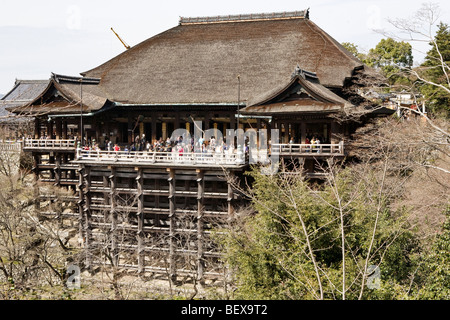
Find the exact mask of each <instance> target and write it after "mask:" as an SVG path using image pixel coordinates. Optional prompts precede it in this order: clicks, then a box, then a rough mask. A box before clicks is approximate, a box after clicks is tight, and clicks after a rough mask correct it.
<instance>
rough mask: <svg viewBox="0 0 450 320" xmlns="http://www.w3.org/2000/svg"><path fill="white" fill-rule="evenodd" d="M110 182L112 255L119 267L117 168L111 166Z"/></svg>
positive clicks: (114, 262) (113, 260)
mask: <svg viewBox="0 0 450 320" xmlns="http://www.w3.org/2000/svg"><path fill="white" fill-rule="evenodd" d="M108 178H109V183H110V186H111V192H110V193H109V202H110V206H111V207H110V217H111V255H112V259H111V260H112V264H113V265H114V266H115V267H117V266H118V265H119V252H118V244H117V209H116V207H117V203H116V197H117V194H116V184H117V182H116V168H115V167H111V174H110V175H109V177H108Z"/></svg>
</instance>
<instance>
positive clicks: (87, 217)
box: [82, 167, 92, 269]
mask: <svg viewBox="0 0 450 320" xmlns="http://www.w3.org/2000/svg"><path fill="white" fill-rule="evenodd" d="M83 169H84V173H83V174H82V177H83V179H84V182H85V189H84V192H83V193H84V209H83V211H84V213H83V216H84V234H85V253H86V257H85V258H86V268H88V269H90V268H91V253H90V252H89V250H90V249H91V240H92V230H91V192H90V188H91V168H90V167H84V168H83Z"/></svg>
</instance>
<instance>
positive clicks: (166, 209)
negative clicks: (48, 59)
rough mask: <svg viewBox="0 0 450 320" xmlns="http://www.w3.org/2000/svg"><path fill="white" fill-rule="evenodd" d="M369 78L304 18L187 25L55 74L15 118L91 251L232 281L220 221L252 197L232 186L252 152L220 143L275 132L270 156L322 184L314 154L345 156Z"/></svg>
mask: <svg viewBox="0 0 450 320" xmlns="http://www.w3.org/2000/svg"><path fill="white" fill-rule="evenodd" d="M366 72H367V73H370V72H372V71H370V70H368V69H367V67H366V66H364V64H363V63H362V62H360V61H359V60H358V59H357V58H355V57H354V56H353V55H352V54H351V53H349V52H348V51H347V50H346V49H345V48H344V47H342V46H341V45H340V44H339V43H338V42H337V41H336V40H334V39H333V38H332V37H330V36H329V35H328V34H327V33H326V32H324V31H323V30H322V29H320V28H319V27H318V26H317V25H316V24H314V23H313V22H312V21H311V20H310V19H309V12H308V11H306V10H305V11H299V12H285V13H273V14H252V15H239V16H219V17H203V18H181V19H180V22H179V25H178V26H175V27H174V28H172V29H169V30H167V31H165V32H162V33H161V34H158V35H156V36H154V37H152V38H150V39H148V40H145V41H144V42H142V43H140V44H138V45H136V46H134V47H132V48H130V49H129V50H127V51H125V52H123V53H122V54H120V55H118V56H117V57H115V58H113V59H111V60H110V61H107V62H105V63H104V64H102V65H100V66H98V67H96V68H94V69H92V70H89V71H86V72H83V73H81V76H65V75H59V74H52V75H51V78H50V80H49V82H48V85H47V86H46V88H45V89H44V90H42V92H41V93H40V94H39V95H38V96H37V97H36V98H35V99H33V101H29V102H27V103H26V104H22V105H20V106H14V107H10V108H8V110H9V111H11V112H14V113H17V114H26V115H31V116H34V117H35V129H34V134H33V135H32V136H31V137H29V139H27V140H26V141H25V142H24V150H25V151H27V152H30V153H32V155H33V158H34V171H35V174H36V177H38V180H39V181H40V182H42V183H45V182H47V183H52V184H55V185H57V186H67V187H68V188H69V189H72V190H73V192H74V193H73V197H72V198H71V199H69V200H72V201H73V204H74V206H75V211H74V212H75V214H69V215H67V217H63V218H68V219H70V218H73V219H76V221H78V222H79V227H80V237H81V238H82V239H83V245H84V247H85V248H87V249H89V250H90V251H89V252H94V251H95V248H99V247H101V246H102V245H103V246H104V245H105V241H106V243H107V247H108V248H109V249H110V252H111V253H112V256H113V259H112V263H113V264H116V265H118V266H121V267H128V268H135V269H137V270H138V271H139V272H155V273H164V274H168V275H170V276H171V277H176V276H178V275H186V274H187V275H193V276H195V277H196V278H198V279H204V278H205V277H220V276H221V275H223V269H222V267H221V266H220V263H218V261H220V252H218V250H217V249H216V248H215V245H214V242H212V241H210V240H208V239H209V238H210V236H211V233H212V228H213V226H214V225H215V224H216V223H217V222H219V223H220V221H222V222H223V223H226V220H227V218H228V217H230V215H232V214H233V211H234V209H235V208H236V206H238V205H240V204H242V203H244V202H245V199H243V198H242V197H241V195H240V194H238V193H237V192H236V191H235V190H234V189H233V187H232V185H231V184H230V183H229V181H227V179H226V177H227V176H237V177H240V176H241V175H242V173H243V172H245V170H247V169H248V168H249V161H248V157H246V152H245V149H244V146H234V147H235V148H234V150H233V149H231V148H230V145H231V144H232V141H226V139H220V141H218V143H222V142H223V143H224V145H225V146H226V148H225V150H224V149H223V147H221V148H219V149H218V150H219V151H217V150H216V149H214V148H212V149H211V145H212V144H213V143H212V139H214V140H215V139H217V140H219V137H223V138H225V136H226V135H225V132H227V130H228V131H229V130H233V132H234V130H235V129H237V126H239V128H240V129H242V130H243V131H244V132H247V131H249V130H252V129H253V130H254V131H255V132H256V133H257V134H258V142H257V144H256V145H257V147H259V146H260V145H261V143H260V142H261V139H262V138H261V135H259V133H260V132H263V130H266V131H265V132H267V137H266V138H267V141H268V142H269V143H268V147H267V148H265V149H264V151H267V150H269V151H268V152H270V153H269V154H270V155H272V154H273V153H276V154H277V155H278V156H279V159H284V158H289V159H297V160H299V161H300V162H302V163H303V164H304V165H305V168H306V169H307V172H308V173H309V174H311V176H314V163H315V161H317V159H320V158H328V157H344V156H345V143H344V142H343V140H342V138H341V137H342V136H348V135H349V134H350V133H351V132H352V131H353V130H354V129H355V124H354V123H351V122H348V123H346V122H338V121H336V120H335V117H334V116H335V115H337V114H339V113H341V112H344V111H346V110H352V109H355V108H358V106H357V105H355V104H354V103H352V102H351V101H353V100H351V99H349V97H348V96H346V94H345V92H346V91H345V89H346V88H348V87H350V86H351V85H352V79H353V78H354V77H355V75H357V74H364V73H366ZM199 127H200V128H199ZM176 129H181V131H177V132H181V133H182V134H172V133H173V132H174V130H176ZM196 129H198V130H200V131H199V132H200V135H201V139H202V140H203V139H204V141H205V143H204V144H203V143H201V145H199V144H198V141H197V140H196V139H197V137H195V139H194V138H193V137H194V131H195V130H196ZM273 129H277V130H278V131H277V135H276V136H275V135H273V134H272V133H273V132H275V131H272V130H273ZM206 132H209V134H205V133H206ZM221 133H222V136H221ZM189 134H190V135H191V136H189ZM180 136H181V138H180ZM312 137H315V138H317V139H319V140H320V144H318V145H316V146H314V150H313V149H311V148H312V146H311V144H310V143H308V142H309V141H308V140H310V139H311V138H312ZM170 138H172V140H171V142H172V143H171V144H170V148H169V149H167V145H168V144H166V141H167V140H168V139H170ZM180 139H183V140H180ZM158 141H159V142H158ZM147 142H149V145H150V147H148V146H149V145H147ZM161 142H162V143H161ZM174 142H176V143H177V144H176V145H175V144H174ZM202 142H203V141H202ZM215 143H217V142H215ZM116 144H117V146H118V147H120V148H121V149H120V151H114V149H112V148H111V146H114V145H116ZM161 144H162V145H163V146H164V147H162V146H161ZM86 145H90V146H91V148H90V149H87V148H85V146H86ZM180 145H181V146H182V147H183V150H182V151H180V148H179V147H180ZM202 145H204V146H206V148H207V150H205V149H204V148H202ZM214 147H215V146H214ZM239 148H241V149H239ZM40 198H41V199H42V201H46V200H48V199H49V198H51V195H48V194H40ZM69 198H70V197H69ZM45 214H47V215H50V216H51V215H52V214H55V213H52V212H46V213H45ZM59 216H60V215H59ZM91 249H92V250H94V251H92V250H91ZM124 252H128V254H127V255H125V254H124ZM96 259H97V258H96V257H95V256H91V255H87V256H86V263H87V264H88V265H91V264H95V263H96V262H95V260H96Z"/></svg>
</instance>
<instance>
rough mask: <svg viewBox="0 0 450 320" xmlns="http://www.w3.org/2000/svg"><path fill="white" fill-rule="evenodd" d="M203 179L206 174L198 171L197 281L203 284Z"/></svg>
mask: <svg viewBox="0 0 450 320" xmlns="http://www.w3.org/2000/svg"><path fill="white" fill-rule="evenodd" d="M203 177H204V172H203V171H201V170H197V280H199V281H200V283H202V282H203V278H204V269H205V261H204V256H203V252H204V248H203V247H204V238H203V228H204V226H203V214H204V208H203V200H204V190H205V181H204V179H203Z"/></svg>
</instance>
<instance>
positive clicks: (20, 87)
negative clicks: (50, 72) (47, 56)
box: [0, 80, 49, 122]
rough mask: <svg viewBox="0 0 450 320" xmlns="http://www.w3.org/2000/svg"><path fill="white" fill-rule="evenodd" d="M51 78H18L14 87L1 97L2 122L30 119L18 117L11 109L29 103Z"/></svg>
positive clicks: (0, 118) (0, 114) (0, 112)
mask: <svg viewBox="0 0 450 320" xmlns="http://www.w3.org/2000/svg"><path fill="white" fill-rule="evenodd" d="M48 84H49V80H16V82H15V83H14V87H13V88H12V89H11V90H10V91H9V92H8V93H7V94H6V95H5V96H4V97H2V98H1V99H0V122H22V121H28V120H29V118H27V117H17V115H16V114H14V113H11V112H10V111H11V110H14V109H16V108H19V107H22V106H24V105H27V104H29V103H30V102H31V101H33V100H34V99H36V97H38V96H39V95H40V94H41V93H42V92H43V91H44V90H45V88H46V87H47V86H48Z"/></svg>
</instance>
